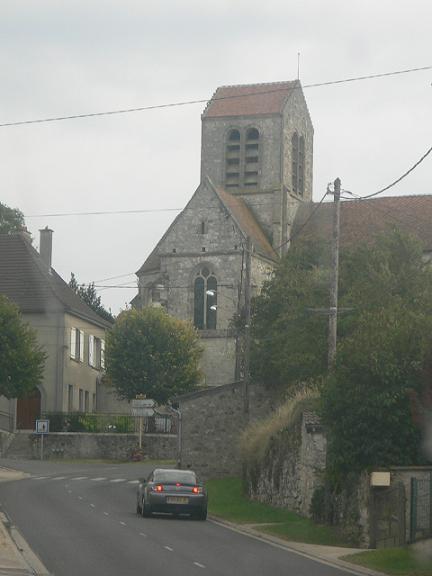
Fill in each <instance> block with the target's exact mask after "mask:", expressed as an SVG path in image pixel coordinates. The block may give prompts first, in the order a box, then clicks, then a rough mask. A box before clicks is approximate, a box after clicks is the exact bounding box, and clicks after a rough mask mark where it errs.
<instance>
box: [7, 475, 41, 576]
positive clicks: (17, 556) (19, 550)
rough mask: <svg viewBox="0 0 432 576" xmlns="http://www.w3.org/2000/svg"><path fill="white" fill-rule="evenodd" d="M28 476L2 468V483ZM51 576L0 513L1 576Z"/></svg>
mask: <svg viewBox="0 0 432 576" xmlns="http://www.w3.org/2000/svg"><path fill="white" fill-rule="evenodd" d="M27 477H28V474H26V473H24V472H19V471H17V470H10V469H9V468H1V467H0V482H10V481H12V480H21V479H22V478H27ZM36 575H37V576H49V572H48V571H47V570H46V568H45V567H44V566H43V564H42V563H41V561H40V560H39V558H38V557H37V556H36V555H35V554H34V552H33V551H32V550H31V549H30V548H29V547H28V545H27V543H26V542H25V540H24V539H23V537H22V536H21V534H20V533H19V532H18V530H17V529H16V528H15V527H14V526H12V525H11V523H10V521H9V519H8V517H7V516H6V514H4V513H3V512H0V576H36Z"/></svg>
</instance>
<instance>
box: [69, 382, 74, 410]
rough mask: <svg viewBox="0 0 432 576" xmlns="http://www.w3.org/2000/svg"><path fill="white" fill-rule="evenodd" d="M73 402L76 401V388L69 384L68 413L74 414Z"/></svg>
mask: <svg viewBox="0 0 432 576" xmlns="http://www.w3.org/2000/svg"><path fill="white" fill-rule="evenodd" d="M73 400H74V387H73V385H72V384H69V386H68V412H72V411H73V409H74V405H73Z"/></svg>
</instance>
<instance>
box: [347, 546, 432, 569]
mask: <svg viewBox="0 0 432 576" xmlns="http://www.w3.org/2000/svg"><path fill="white" fill-rule="evenodd" d="M342 560H346V561H347V562H352V563H353V564H358V565H359V566H364V567H366V568H370V569H372V570H379V571H381V572H384V573H385V574H392V575H394V576H432V558H431V556H430V554H429V558H427V557H425V555H424V554H421V553H419V552H417V551H415V550H414V549H412V548H411V547H409V546H407V547H404V548H383V549H380V550H368V551H365V552H359V553H358V554H350V555H348V556H343V557H342Z"/></svg>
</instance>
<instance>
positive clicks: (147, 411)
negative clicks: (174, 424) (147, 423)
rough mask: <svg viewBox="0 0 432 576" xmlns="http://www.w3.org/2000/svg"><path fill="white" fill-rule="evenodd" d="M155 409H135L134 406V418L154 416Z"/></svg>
mask: <svg viewBox="0 0 432 576" xmlns="http://www.w3.org/2000/svg"><path fill="white" fill-rule="evenodd" d="M153 414H154V410H153V408H146V407H144V408H134V407H133V406H132V416H153Z"/></svg>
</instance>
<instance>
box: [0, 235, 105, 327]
mask: <svg viewBox="0 0 432 576" xmlns="http://www.w3.org/2000/svg"><path fill="white" fill-rule="evenodd" d="M0 294H4V295H5V296H7V297H8V298H9V299H10V300H12V301H13V302H14V303H15V304H17V305H18V306H19V308H20V310H21V312H22V313H26V312H27V313H31V312H33V313H37V312H46V311H48V310H59V309H60V310H63V311H64V312H69V313H70V314H73V315H75V316H78V317H80V318H82V319H84V320H88V321H89V322H92V323H94V324H97V325H98V326H101V327H103V328H109V327H110V326H111V324H110V322H107V321H106V320H105V319H104V318H101V317H100V316H99V315H98V314H96V312H94V311H93V310H92V309H91V308H90V307H89V306H87V304H86V303H85V302H83V301H82V300H81V298H80V297H79V296H77V295H76V294H75V292H74V291H73V290H72V289H71V288H69V286H68V285H67V284H66V282H65V281H64V280H63V279H62V278H61V277H60V276H59V275H58V274H57V272H56V271H55V270H54V269H53V268H51V273H49V272H48V269H47V267H46V265H45V263H44V262H43V261H42V258H41V257H40V254H39V252H37V251H36V250H35V249H34V248H33V246H32V245H31V243H30V241H29V240H27V239H26V238H25V237H24V236H23V235H22V234H20V233H17V234H0Z"/></svg>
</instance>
